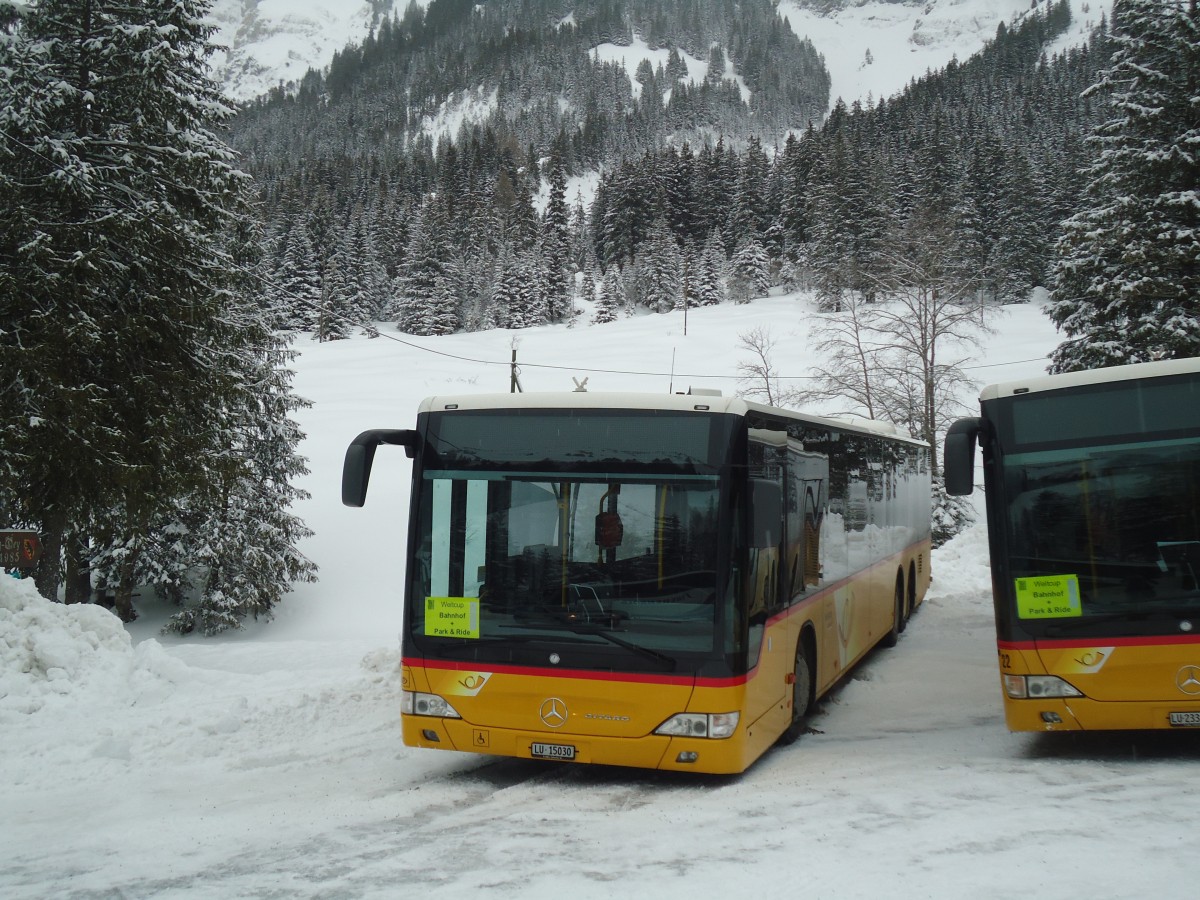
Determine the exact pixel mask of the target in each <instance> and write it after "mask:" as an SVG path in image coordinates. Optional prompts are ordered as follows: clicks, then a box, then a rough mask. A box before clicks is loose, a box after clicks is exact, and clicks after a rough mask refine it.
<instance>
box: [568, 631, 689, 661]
mask: <svg viewBox="0 0 1200 900" xmlns="http://www.w3.org/2000/svg"><path fill="white" fill-rule="evenodd" d="M559 624H562V625H565V626H566V627H567V628H568V629H570V630H571V631H573V632H575V633H576V634H594V635H596V637H601V638H604V639H605V640H606V641H608V642H610V643H613V644H616V645H617V646H618V647H624V648H625V649H626V650H632V651H633V652H634V653H638V654H640V655H642V656H644V657H646V658H647V659H653V660H655V661H657V662H659V663H662V664H663V665H665V666H666V667H667V668H668V669H669V670H672V671H673V670H674V669H675V665H676V662H675V659H674V658H673V657H670V656H667V654H665V653H659V652H658V651H657V650H652V649H650V648H649V647H643V646H642V645H641V644H635V643H634V642H633V641H627V640H625V638H621V637H617V636H616V635H615V634H613V633H612V632H611V631H609V630H608V629H607V628H602V627H601V626H599V625H589V624H587V623H584V622H562V623H559Z"/></svg>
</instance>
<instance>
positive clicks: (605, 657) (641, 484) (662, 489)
mask: <svg viewBox="0 0 1200 900" xmlns="http://www.w3.org/2000/svg"><path fill="white" fill-rule="evenodd" d="M419 504H420V515H419V519H418V522H419V524H418V542H417V544H418V546H417V552H416V557H415V559H414V565H412V566H411V568H410V572H411V577H412V579H413V580H412V584H411V585H410V594H409V596H410V597H411V598H412V599H413V603H414V607H413V609H412V610H411V611H410V615H409V616H408V627H409V631H410V635H411V636H412V638H413V640H414V641H415V642H416V644H417V645H418V646H419V647H421V649H422V650H423V651H424V652H426V653H430V654H432V655H435V656H441V657H446V658H450V659H477V660H490V661H493V662H505V661H512V662H525V661H536V662H539V663H542V664H544V663H545V660H546V658H547V654H546V653H545V652H544V650H545V641H547V640H549V641H551V642H552V643H553V644H554V647H555V650H556V653H555V655H556V656H560V658H561V664H562V665H563V666H564V667H566V666H569V665H575V666H577V667H583V668H589V667H591V668H595V667H604V668H617V667H619V666H618V664H616V663H614V659H620V660H623V661H628V662H629V664H630V665H632V666H633V667H634V668H644V667H650V668H652V669H659V670H664V671H666V670H670V669H672V668H673V666H674V661H675V659H676V658H677V654H679V653H685V654H692V653H700V654H706V655H707V654H711V653H712V652H713V650H714V648H716V647H717V645H718V642H717V637H716V623H717V621H718V615H717V609H718V581H717V572H716V571H715V565H716V564H715V560H716V559H717V535H718V509H719V490H718V479H717V476H715V475H690V476H685V475H666V474H657V475H639V476H633V475H630V474H628V473H622V474H620V475H616V474H603V473H594V474H588V475H583V476H581V475H578V474H570V475H568V474H566V473H555V472H516V471H507V470H506V471H503V472H495V471H493V472H488V471H480V470H476V469H471V470H466V471H464V470H457V471H446V470H426V471H425V472H424V473H423V478H422V482H421V485H420V498H419ZM418 603H420V604H422V607H421V608H420V609H417V608H416V604H418ZM532 645H537V648H536V652H535V649H534V648H533V646H532ZM527 657H529V658H530V659H528V660H527ZM533 657H536V660H533V659H532V658H533ZM625 664H626V663H625V662H622V663H621V665H625Z"/></svg>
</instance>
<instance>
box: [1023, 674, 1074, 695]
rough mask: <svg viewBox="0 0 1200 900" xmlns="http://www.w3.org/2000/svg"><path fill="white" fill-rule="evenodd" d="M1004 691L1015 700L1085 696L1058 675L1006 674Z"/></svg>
mask: <svg viewBox="0 0 1200 900" xmlns="http://www.w3.org/2000/svg"><path fill="white" fill-rule="evenodd" d="M1004 693H1006V694H1008V696H1009V697H1010V698H1011V699H1013V700H1040V699H1043V698H1046V697H1082V696H1083V692H1082V691H1081V690H1079V689H1078V688H1077V687H1075V686H1074V685H1071V684H1068V683H1067V682H1065V681H1063V680H1062V679H1061V678H1059V677H1058V676H1057V675H1005V676H1004Z"/></svg>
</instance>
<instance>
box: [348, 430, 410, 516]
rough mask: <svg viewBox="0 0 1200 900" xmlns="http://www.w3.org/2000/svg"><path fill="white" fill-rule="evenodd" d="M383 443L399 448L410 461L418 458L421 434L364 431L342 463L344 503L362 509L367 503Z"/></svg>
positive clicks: (398, 431)
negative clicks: (418, 437)
mask: <svg viewBox="0 0 1200 900" xmlns="http://www.w3.org/2000/svg"><path fill="white" fill-rule="evenodd" d="M380 444H396V445H399V446H401V447H403V448H404V452H405V455H407V456H408V457H409V458H410V459H411V458H412V457H414V456H416V455H417V433H416V432H415V431H412V430H411V429H402V430H395V429H375V430H373V431H364V432H363V433H362V434H360V435H359V436H358V437H356V438H355V439H354V440H353V441H351V442H350V446H349V447H347V448H346V459H345V461H344V462H343V463H342V503H343V504H345V505H346V506H355V507H359V506H362V505H363V504H364V503H366V502H367V483H368V482H369V481H370V480H371V464H372V463H373V462H374V461H375V448H376V447H378V446H379V445H380Z"/></svg>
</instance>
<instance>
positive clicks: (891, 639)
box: [879, 578, 904, 647]
mask: <svg viewBox="0 0 1200 900" xmlns="http://www.w3.org/2000/svg"><path fill="white" fill-rule="evenodd" d="M903 630H904V580H903V579H901V578H897V579H896V592H895V596H894V597H893V599H892V629H891V631H889V632H888V633H887V634H885V635H884V636H883V640H881V641H880V642H879V643H881V644H882V645H883V646H885V647H895V646H896V644H897V642H898V641H899V640H900V632H901V631H903Z"/></svg>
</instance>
